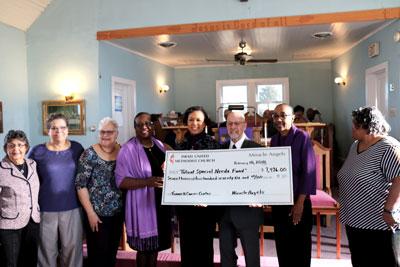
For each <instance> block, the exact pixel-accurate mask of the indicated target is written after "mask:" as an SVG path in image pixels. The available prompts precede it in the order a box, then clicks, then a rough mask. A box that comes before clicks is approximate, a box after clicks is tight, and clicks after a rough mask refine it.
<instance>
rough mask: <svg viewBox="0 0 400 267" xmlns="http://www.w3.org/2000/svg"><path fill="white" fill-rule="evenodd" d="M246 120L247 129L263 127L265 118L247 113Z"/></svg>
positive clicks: (253, 113)
mask: <svg viewBox="0 0 400 267" xmlns="http://www.w3.org/2000/svg"><path fill="white" fill-rule="evenodd" d="M256 116H257V120H256ZM244 120H245V121H246V122H247V127H260V126H261V125H262V120H263V117H261V116H260V115H258V114H257V113H255V112H246V114H244Z"/></svg>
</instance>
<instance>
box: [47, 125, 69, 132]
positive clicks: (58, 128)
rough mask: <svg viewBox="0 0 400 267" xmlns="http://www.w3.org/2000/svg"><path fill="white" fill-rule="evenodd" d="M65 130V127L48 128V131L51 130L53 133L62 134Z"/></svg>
mask: <svg viewBox="0 0 400 267" xmlns="http://www.w3.org/2000/svg"><path fill="white" fill-rule="evenodd" d="M66 129H67V126H61V127H56V126H53V127H50V130H52V131H54V132H57V131H61V132H64V131H65V130H66Z"/></svg>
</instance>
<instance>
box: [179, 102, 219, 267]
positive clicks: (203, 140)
mask: <svg viewBox="0 0 400 267" xmlns="http://www.w3.org/2000/svg"><path fill="white" fill-rule="evenodd" d="M209 121H210V118H209V116H208V114H207V112H206V111H205V110H204V109H203V108H202V107H199V106H194V107H190V108H188V109H187V110H186V111H185V114H184V119H183V122H184V123H185V124H186V125H187V126H188V133H187V134H186V135H185V137H184V139H183V141H181V142H180V143H179V144H178V145H177V147H176V149H177V150H205V149H219V148H220V144H219V143H218V142H217V141H215V140H214V139H213V138H212V137H211V136H209V135H207V134H206V133H205V130H204V129H205V126H206V125H207V123H208V122H209ZM216 211H217V208H216V207H204V206H179V207H177V213H178V220H179V232H180V241H181V266H183V267H197V266H199V267H213V266H214V247H213V238H214V233H215V225H216V223H217V212H216ZM199 251H200V252H201V256H200V257H199V256H198V255H199Z"/></svg>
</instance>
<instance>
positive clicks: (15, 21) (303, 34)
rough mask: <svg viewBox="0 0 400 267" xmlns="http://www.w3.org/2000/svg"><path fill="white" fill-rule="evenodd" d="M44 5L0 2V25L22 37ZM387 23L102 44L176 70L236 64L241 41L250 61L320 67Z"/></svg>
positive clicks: (35, 0)
mask: <svg viewBox="0 0 400 267" xmlns="http://www.w3.org/2000/svg"><path fill="white" fill-rule="evenodd" d="M50 2H51V0H0V22H2V23H4V24H7V25H10V26H12V27H15V28H17V29H20V30H22V31H26V30H27V29H28V28H29V27H30V26H31V25H32V23H33V22H34V21H35V20H36V19H37V18H38V17H39V16H40V14H41V13H42V12H43V11H44V9H46V7H47V6H48V5H49V4H50ZM393 21H394V20H379V21H362V22H350V23H332V24H320V25H308V26H292V27H272V28H256V29H249V30H229V31H218V32H206V33H193V34H180V35H159V36H151V37H139V38H131V39H117V40H111V41H106V42H107V43H110V44H113V45H115V46H118V47H121V48H124V49H127V50H129V51H132V52H134V53H136V54H139V55H142V56H145V57H147V58H150V59H152V60H155V61H157V62H160V63H162V64H165V65H168V66H171V67H176V68H179V67H192V66H210V65H235V64H238V63H237V62H235V61H233V57H234V54H236V53H237V49H238V44H239V42H240V41H241V40H244V41H246V42H247V44H248V46H250V47H251V49H252V54H251V55H252V57H253V59H271V58H276V59H278V62H298V61H321V60H332V59H334V58H335V57H337V56H339V55H341V54H343V53H344V52H346V51H347V50H349V49H350V48H352V47H353V46H355V45H357V44H358V43H359V42H361V41H362V40H364V39H365V38H367V37H369V36H370V35H372V34H374V33H375V32H377V31H379V30H380V29H382V28H383V27H386V26H387V25H389V24H390V23H392V22H393ZM326 31H329V32H332V33H333V36H332V37H331V38H327V39H324V40H319V39H315V38H313V37H312V34H314V33H316V32H326ZM165 41H173V42H176V43H177V45H176V46H175V47H172V48H162V47H160V46H158V45H157V44H158V43H159V42H165ZM206 59H221V60H227V61H207V60H206ZM231 60H232V61H231ZM247 64H250V63H247ZM247 64H246V65H247ZM251 64H255V63H251ZM272 64H273V63H272Z"/></svg>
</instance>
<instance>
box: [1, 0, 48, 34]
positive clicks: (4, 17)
mask: <svg viewBox="0 0 400 267" xmlns="http://www.w3.org/2000/svg"><path fill="white" fill-rule="evenodd" d="M50 2H51V0H0V22H2V23H4V24H7V25H9V26H12V27H15V28H17V29H20V30H22V31H26V30H27V29H28V28H29V27H30V26H31V25H32V23H33V22H34V21H35V20H36V19H37V18H38V17H39V16H40V14H42V12H43V10H45V8H46V7H47V6H48V5H49V4H50Z"/></svg>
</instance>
